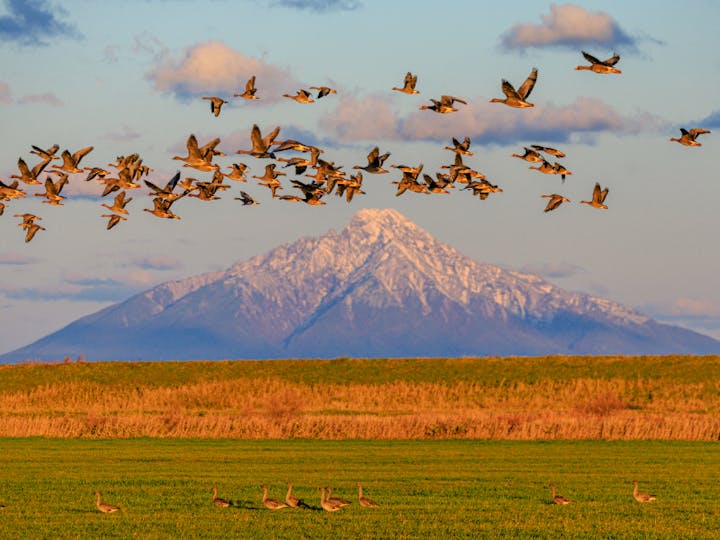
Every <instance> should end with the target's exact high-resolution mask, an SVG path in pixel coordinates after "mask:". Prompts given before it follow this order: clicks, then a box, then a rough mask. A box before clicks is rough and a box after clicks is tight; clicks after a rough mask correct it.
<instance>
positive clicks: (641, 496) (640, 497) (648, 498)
mask: <svg viewBox="0 0 720 540" xmlns="http://www.w3.org/2000/svg"><path fill="white" fill-rule="evenodd" d="M633 486H634V487H633V497H635V500H636V501H637V502H639V503H646V502H653V501H654V500H656V499H657V497H656V496H655V495H651V494H650V493H643V492H642V491H639V490H638V481H637V480H633Z"/></svg>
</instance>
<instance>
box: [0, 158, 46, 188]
mask: <svg viewBox="0 0 720 540" xmlns="http://www.w3.org/2000/svg"><path fill="white" fill-rule="evenodd" d="M50 161H52V158H51V157H50V158H45V159H43V160H42V161H41V162H40V163H38V164H37V165H35V166H34V167H33V168H32V170H31V169H30V167H28V165H27V163H25V160H24V159H23V158H18V170H19V171H20V176H18V175H16V174H11V175H10V178H17V179H18V180H20V181H21V182H23V183H25V184H42V182H40V180H38V175H39V174H40V173H42V172H43V170H44V169H45V167H47V165H48V163H50Z"/></svg>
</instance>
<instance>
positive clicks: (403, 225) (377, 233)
mask: <svg viewBox="0 0 720 540" xmlns="http://www.w3.org/2000/svg"><path fill="white" fill-rule="evenodd" d="M345 233H346V234H349V235H351V236H353V237H360V238H362V243H363V244H367V243H370V244H372V243H375V242H377V241H380V242H382V243H385V242H387V241H389V240H391V239H393V238H400V239H405V241H408V240H409V239H410V238H412V237H424V239H431V238H432V237H431V236H430V234H428V233H427V232H426V231H424V230H423V229H421V228H420V227H418V226H417V225H415V223H413V222H412V221H410V220H409V219H408V218H406V217H405V216H403V215H402V214H401V213H400V212H398V211H397V210H394V209H392V208H364V209H362V210H359V211H358V212H356V213H355V215H354V216H353V218H352V219H351V220H350V223H349V224H348V226H347V227H346V228H345Z"/></svg>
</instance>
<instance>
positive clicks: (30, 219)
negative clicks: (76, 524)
mask: <svg viewBox="0 0 720 540" xmlns="http://www.w3.org/2000/svg"><path fill="white" fill-rule="evenodd" d="M13 217H19V218H22V221H21V222H20V223H18V227H22V228H23V229H27V228H28V227H29V226H30V225H32V224H33V223H34V222H35V220H36V219H40V220H41V219H42V218H41V217H39V216H36V215H35V214H30V213H29V212H25V213H24V214H13Z"/></svg>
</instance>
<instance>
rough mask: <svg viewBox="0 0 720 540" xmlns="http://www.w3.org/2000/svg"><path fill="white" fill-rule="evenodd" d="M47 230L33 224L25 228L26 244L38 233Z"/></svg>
mask: <svg viewBox="0 0 720 540" xmlns="http://www.w3.org/2000/svg"><path fill="white" fill-rule="evenodd" d="M44 230H46V229H45V227H42V226H40V225H39V224H38V223H35V222H32V223H31V224H30V225H28V226H27V227H25V242H26V243H27V242H29V241H30V240H32V239H33V238H34V237H35V234H36V233H37V232H38V231H44Z"/></svg>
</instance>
